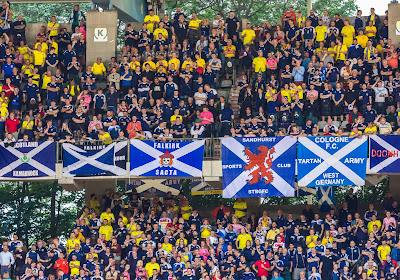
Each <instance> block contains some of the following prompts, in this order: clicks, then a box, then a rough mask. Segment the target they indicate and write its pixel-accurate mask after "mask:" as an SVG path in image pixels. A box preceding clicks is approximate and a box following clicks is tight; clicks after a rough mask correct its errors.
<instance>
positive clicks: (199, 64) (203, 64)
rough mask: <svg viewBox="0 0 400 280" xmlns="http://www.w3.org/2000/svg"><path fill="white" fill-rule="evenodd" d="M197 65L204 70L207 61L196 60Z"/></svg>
mask: <svg viewBox="0 0 400 280" xmlns="http://www.w3.org/2000/svg"><path fill="white" fill-rule="evenodd" d="M196 63H197V66H198V67H201V68H203V69H204V68H205V67H206V62H205V60H204V59H202V58H199V59H197V60H196Z"/></svg>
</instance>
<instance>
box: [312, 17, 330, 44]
mask: <svg viewBox="0 0 400 280" xmlns="http://www.w3.org/2000/svg"><path fill="white" fill-rule="evenodd" d="M327 31H328V27H326V25H324V24H323V21H322V19H320V20H318V26H316V27H315V33H317V36H316V37H315V40H316V41H317V43H318V45H319V43H320V42H324V41H325V37H326V32H327Z"/></svg>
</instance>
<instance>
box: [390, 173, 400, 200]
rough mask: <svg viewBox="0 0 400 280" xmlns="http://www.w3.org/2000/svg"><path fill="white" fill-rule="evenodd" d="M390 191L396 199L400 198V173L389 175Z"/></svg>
mask: <svg viewBox="0 0 400 280" xmlns="http://www.w3.org/2000/svg"><path fill="white" fill-rule="evenodd" d="M389 191H390V193H391V194H392V197H393V198H394V199H395V200H398V201H399V200H400V175H390V176H389Z"/></svg>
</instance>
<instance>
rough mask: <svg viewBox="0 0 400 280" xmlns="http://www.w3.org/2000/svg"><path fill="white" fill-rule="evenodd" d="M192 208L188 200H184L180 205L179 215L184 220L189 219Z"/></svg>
mask: <svg viewBox="0 0 400 280" xmlns="http://www.w3.org/2000/svg"><path fill="white" fill-rule="evenodd" d="M192 210H193V208H192V206H190V205H189V202H188V201H186V202H185V205H183V206H182V207H181V215H182V218H183V219H184V220H185V221H188V220H189V217H190V215H192Z"/></svg>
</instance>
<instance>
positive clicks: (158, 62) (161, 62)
mask: <svg viewBox="0 0 400 280" xmlns="http://www.w3.org/2000/svg"><path fill="white" fill-rule="evenodd" d="M161 65H162V66H164V69H163V72H164V73H165V72H166V71H167V68H168V62H167V61H165V60H159V61H157V63H156V68H157V69H158V68H160V66H161Z"/></svg>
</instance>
